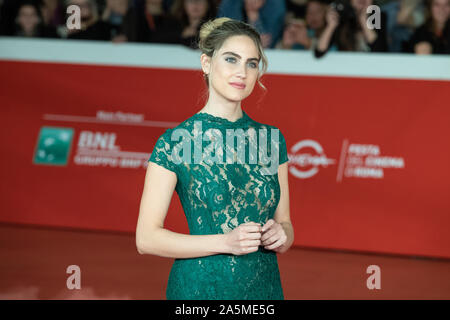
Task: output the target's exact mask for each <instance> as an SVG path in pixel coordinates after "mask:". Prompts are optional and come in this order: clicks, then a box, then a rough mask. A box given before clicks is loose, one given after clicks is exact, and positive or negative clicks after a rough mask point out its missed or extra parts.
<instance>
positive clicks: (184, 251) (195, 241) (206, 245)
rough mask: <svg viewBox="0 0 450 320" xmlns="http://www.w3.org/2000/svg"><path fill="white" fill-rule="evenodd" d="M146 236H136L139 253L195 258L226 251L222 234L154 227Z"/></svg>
mask: <svg viewBox="0 0 450 320" xmlns="http://www.w3.org/2000/svg"><path fill="white" fill-rule="evenodd" d="M149 234H150V235H149V236H147V237H143V236H141V237H139V238H138V237H136V245H137V248H138V252H139V253H140V254H153V255H157V256H161V257H167V258H196V257H203V256H210V255H214V254H220V253H228V250H229V249H228V247H227V246H226V242H225V235H224V234H210V235H189V234H182V233H176V232H173V231H170V230H167V229H164V228H155V229H153V230H152V231H150V232H149Z"/></svg>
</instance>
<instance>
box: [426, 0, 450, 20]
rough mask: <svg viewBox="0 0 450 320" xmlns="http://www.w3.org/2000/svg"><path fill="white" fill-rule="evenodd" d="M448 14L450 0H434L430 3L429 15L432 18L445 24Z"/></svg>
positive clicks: (449, 12)
mask: <svg viewBox="0 0 450 320" xmlns="http://www.w3.org/2000/svg"><path fill="white" fill-rule="evenodd" d="M449 15H450V1H449V0H434V1H433V3H432V4H431V16H432V17H433V20H434V21H436V22H438V23H441V24H445V22H446V21H447V19H448V17H449Z"/></svg>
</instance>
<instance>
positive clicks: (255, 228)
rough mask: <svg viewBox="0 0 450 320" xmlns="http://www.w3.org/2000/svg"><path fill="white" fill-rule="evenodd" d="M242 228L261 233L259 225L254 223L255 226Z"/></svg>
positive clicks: (246, 230)
mask: <svg viewBox="0 0 450 320" xmlns="http://www.w3.org/2000/svg"><path fill="white" fill-rule="evenodd" d="M242 230H243V231H245V232H249V233H251V232H258V233H261V225H259V224H258V225H255V226H243V227H242Z"/></svg>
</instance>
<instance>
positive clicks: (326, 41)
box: [316, 26, 335, 52]
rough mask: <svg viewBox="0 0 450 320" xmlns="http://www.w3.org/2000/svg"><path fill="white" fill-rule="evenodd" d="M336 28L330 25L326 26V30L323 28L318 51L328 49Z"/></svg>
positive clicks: (318, 42)
mask: <svg viewBox="0 0 450 320" xmlns="http://www.w3.org/2000/svg"><path fill="white" fill-rule="evenodd" d="M334 30H335V29H334V28H331V27H328V26H327V27H326V28H325V30H323V32H322V34H321V35H320V37H319V40H318V41H317V47H316V49H317V50H318V51H320V52H324V51H327V50H328V47H329V46H330V42H331V37H332V36H333V32H334Z"/></svg>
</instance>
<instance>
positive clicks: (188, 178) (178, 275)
mask: <svg viewBox="0 0 450 320" xmlns="http://www.w3.org/2000/svg"><path fill="white" fill-rule="evenodd" d="M200 125H201V132H200V131H199V126H200ZM249 128H253V129H255V130H256V132H258V133H259V132H267V138H268V140H267V141H268V142H267V143H266V145H267V150H268V152H267V154H272V153H271V152H272V150H271V149H273V147H272V146H273V145H272V144H271V143H270V141H271V140H270V137H271V134H272V133H273V132H274V131H277V132H278V133H279V134H278V139H277V144H276V149H273V151H274V152H277V153H278V163H279V164H282V163H284V162H286V161H288V157H287V151H286V142H285V139H284V136H283V135H282V134H281V131H279V130H278V128H276V127H275V126H271V125H265V124H261V123H258V122H256V121H254V120H252V119H251V118H250V117H249V116H248V115H247V114H246V113H245V112H244V111H243V117H241V118H240V119H238V120H236V121H234V122H232V121H229V120H227V119H224V118H221V117H216V116H213V115H211V114H208V113H196V114H194V115H193V116H191V117H190V118H188V119H187V120H185V121H183V122H182V123H180V124H179V125H178V126H177V127H175V128H171V129H167V130H166V131H165V132H164V133H163V134H162V135H161V136H160V137H159V139H158V140H157V142H156V144H155V147H154V149H153V152H152V154H151V156H150V159H149V161H152V162H154V163H156V164H158V165H161V166H163V167H165V168H166V169H168V170H171V171H173V172H175V173H176V175H177V184H176V187H175V191H176V192H177V193H178V195H179V198H180V201H181V204H182V207H183V210H184V213H185V216H186V219H187V222H188V226H189V232H190V234H193V235H206V234H220V233H228V232H230V231H231V230H233V229H234V228H235V227H237V226H238V225H240V224H242V223H245V222H249V221H253V222H257V223H260V224H261V225H263V224H264V223H265V222H266V221H267V220H269V219H271V218H273V216H274V214H275V210H276V208H277V205H278V202H279V200H280V185H279V182H278V174H277V171H278V170H276V173H275V174H262V170H260V169H261V168H263V167H266V168H267V166H268V165H267V164H264V161H262V162H260V161H259V160H258V161H251V160H250V158H249V157H250V152H249V151H248V150H249V149H247V152H246V154H245V163H242V162H241V163H239V162H238V161H237V160H236V159H237V155H236V154H237V152H234V153H230V154H233V156H234V157H233V160H234V162H232V163H227V161H226V159H227V158H226V154H225V152H224V153H223V154H222V153H220V151H217V152H216V151H213V152H211V153H210V154H211V155H215V156H218V157H222V159H223V163H219V162H218V161H215V162H209V163H207V162H206V161H203V162H200V163H199V162H198V161H197V162H195V158H194V152H191V161H186V159H189V158H188V153H186V156H187V157H185V158H183V159H184V161H180V160H179V159H180V157H179V158H178V161H174V160H175V154H178V155H179V156H181V155H183V154H184V152H185V151H184V150H183V151H180V150H178V151H177V153H175V151H174V150H175V149H174V148H175V145H176V144H178V143H179V141H180V139H175V141H172V138H173V136H172V133H173V131H174V130H175V129H185V130H179V131H178V132H180V131H182V132H189V134H192V136H191V137H194V136H196V137H198V134H199V133H201V134H203V138H202V139H201V140H200V141H201V143H200V144H197V148H199V146H200V145H201V147H202V148H203V152H205V149H206V147H207V146H208V145H213V143H214V141H216V142H217V140H218V139H214V136H213V137H212V138H211V136H210V137H209V140H208V138H205V136H207V134H208V133H211V132H215V133H216V134H217V132H218V131H217V130H215V131H214V130H208V129H218V130H219V131H220V133H221V134H222V136H223V137H224V139H223V145H226V148H229V149H230V150H231V149H232V148H231V147H229V144H226V143H225V137H226V134H227V131H234V132H238V131H236V130H238V129H242V130H243V131H245V132H249V131H248V129H249ZM227 129H233V130H227ZM261 129H262V130H261ZM215 137H217V135H216V136H215ZM245 137H246V138H245V142H244V143H241V146H249V145H251V144H252V143H258V142H259V141H263V140H260V138H259V139H258V138H257V137H259V135H256V136H251V135H249V134H248V135H245ZM255 137H256V139H255ZM252 139H254V140H253V141H252ZM192 141H194V140H192ZM197 141H198V140H197ZM235 141H236V143H237V142H238V140H237V138H236V140H235ZM278 141H279V142H278ZM241 142H242V140H241ZM192 145H194V143H193V142H192ZM194 148H196V147H193V149H194ZM235 148H236V150H237V144H236V147H235ZM193 149H192V150H193ZM214 150H220V149H214ZM233 150H234V151H236V150H235V149H233ZM225 151H228V150H225ZM202 154H204V153H202ZM274 154H275V153H274ZM216 159H218V158H216ZM258 159H259V158H258ZM197 160H198V158H197ZM276 168H277V169H278V166H277V167H276ZM271 172H273V171H271ZM166 297H167V299H169V300H171V299H176V300H191V299H207V300H212V299H226V300H229V299H252V300H253V299H265V300H267V299H278V300H282V299H284V295H283V290H282V286H281V280H280V273H279V269H278V261H277V255H276V253H275V252H274V251H272V250H266V249H264V247H263V246H260V247H259V250H258V251H256V252H252V253H249V254H244V255H233V254H216V255H211V256H205V257H198V258H188V259H175V260H174V263H173V265H172V269H171V271H170V275H169V280H168V284H167V290H166Z"/></svg>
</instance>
